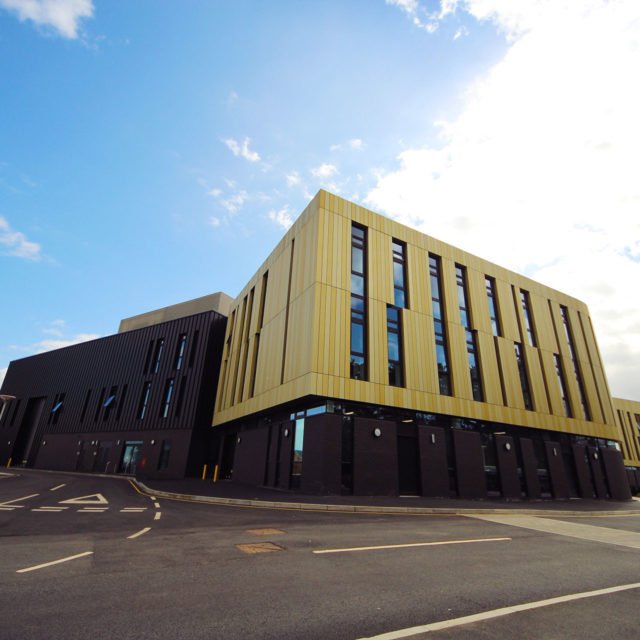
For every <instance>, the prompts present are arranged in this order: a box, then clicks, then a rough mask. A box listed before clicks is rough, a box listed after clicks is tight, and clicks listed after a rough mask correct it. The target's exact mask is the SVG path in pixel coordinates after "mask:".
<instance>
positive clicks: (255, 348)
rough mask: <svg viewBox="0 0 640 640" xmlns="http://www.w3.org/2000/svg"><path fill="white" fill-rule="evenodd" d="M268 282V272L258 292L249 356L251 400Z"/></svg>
mask: <svg viewBox="0 0 640 640" xmlns="http://www.w3.org/2000/svg"><path fill="white" fill-rule="evenodd" d="M268 281H269V272H268V271H267V272H266V273H265V274H264V275H263V276H262V289H261V292H260V308H259V310H258V330H257V331H256V335H255V339H254V341H253V355H252V356H251V385H250V387H249V397H250V398H253V395H254V393H255V390H256V371H257V369H256V367H257V366H258V350H259V348H260V332H261V331H262V325H263V323H264V303H265V300H266V297H267V283H268Z"/></svg>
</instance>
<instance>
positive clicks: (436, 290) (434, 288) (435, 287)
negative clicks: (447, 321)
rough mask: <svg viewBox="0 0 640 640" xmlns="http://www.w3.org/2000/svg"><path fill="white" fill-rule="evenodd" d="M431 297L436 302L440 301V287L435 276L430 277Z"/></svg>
mask: <svg viewBox="0 0 640 640" xmlns="http://www.w3.org/2000/svg"><path fill="white" fill-rule="evenodd" d="M431 297H432V298H435V299H436V300H439V299H440V285H439V283H438V278H437V277H436V276H435V275H431Z"/></svg>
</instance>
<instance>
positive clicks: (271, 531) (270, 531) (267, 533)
mask: <svg viewBox="0 0 640 640" xmlns="http://www.w3.org/2000/svg"><path fill="white" fill-rule="evenodd" d="M247 533H253V534H254V535H256V536H271V535H279V534H281V533H284V531H282V530H280V529H247Z"/></svg>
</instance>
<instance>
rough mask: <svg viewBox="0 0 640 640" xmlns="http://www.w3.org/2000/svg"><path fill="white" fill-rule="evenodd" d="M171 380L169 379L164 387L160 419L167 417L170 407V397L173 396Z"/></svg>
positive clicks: (172, 380)
mask: <svg viewBox="0 0 640 640" xmlns="http://www.w3.org/2000/svg"><path fill="white" fill-rule="evenodd" d="M173 382H174V379H173V378H169V379H168V380H167V382H166V383H165V385H164V403H163V405H162V412H161V413H160V417H161V418H166V417H167V416H168V415H169V407H170V406H171V396H172V395H173Z"/></svg>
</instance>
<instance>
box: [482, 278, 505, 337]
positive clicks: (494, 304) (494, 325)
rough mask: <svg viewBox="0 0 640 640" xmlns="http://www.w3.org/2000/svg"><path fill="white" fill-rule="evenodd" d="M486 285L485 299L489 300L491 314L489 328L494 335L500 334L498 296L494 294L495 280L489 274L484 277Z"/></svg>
mask: <svg viewBox="0 0 640 640" xmlns="http://www.w3.org/2000/svg"><path fill="white" fill-rule="evenodd" d="M484 281H485V285H486V287H487V300H488V301H489V315H490V316H491V330H492V331H493V335H494V336H501V335H502V329H501V327H500V319H499V318H498V298H497V295H496V281H495V280H494V279H493V278H490V277H489V276H485V278H484Z"/></svg>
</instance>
